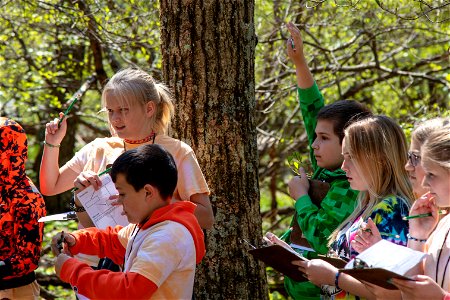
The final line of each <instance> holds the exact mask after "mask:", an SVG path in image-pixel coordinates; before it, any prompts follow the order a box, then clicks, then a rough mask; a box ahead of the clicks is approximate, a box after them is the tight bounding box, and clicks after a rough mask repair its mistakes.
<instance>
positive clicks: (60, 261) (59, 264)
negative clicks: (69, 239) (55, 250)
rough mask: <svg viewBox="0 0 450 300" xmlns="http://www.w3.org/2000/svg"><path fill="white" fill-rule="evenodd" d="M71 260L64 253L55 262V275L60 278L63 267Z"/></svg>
mask: <svg viewBox="0 0 450 300" xmlns="http://www.w3.org/2000/svg"><path fill="white" fill-rule="evenodd" d="M69 258H70V256H68V255H66V254H64V253H60V254H59V255H58V256H57V257H56V258H55V260H54V262H55V273H56V276H58V277H60V274H61V269H62V266H63V265H64V263H65V262H66V261H67V260H68V259H69Z"/></svg>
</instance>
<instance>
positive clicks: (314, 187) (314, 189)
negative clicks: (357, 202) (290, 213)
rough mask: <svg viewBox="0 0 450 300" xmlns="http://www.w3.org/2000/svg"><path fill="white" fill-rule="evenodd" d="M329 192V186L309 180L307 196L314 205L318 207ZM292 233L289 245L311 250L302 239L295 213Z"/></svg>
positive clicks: (325, 183)
mask: <svg viewBox="0 0 450 300" xmlns="http://www.w3.org/2000/svg"><path fill="white" fill-rule="evenodd" d="M329 190H330V184H329V183H327V182H323V181H320V180H316V179H310V180H309V190H308V195H309V197H310V198H311V201H312V203H313V204H314V205H316V206H318V207H320V203H321V202H322V200H323V198H325V196H326V195H327V193H328V191H329ZM292 223H293V224H292V231H291V234H290V237H289V240H290V242H291V243H293V244H296V245H300V246H303V247H308V248H312V247H311V245H310V244H309V243H308V240H307V239H305V238H304V237H303V233H302V230H301V229H300V226H299V225H298V223H297V213H295V214H294V222H292Z"/></svg>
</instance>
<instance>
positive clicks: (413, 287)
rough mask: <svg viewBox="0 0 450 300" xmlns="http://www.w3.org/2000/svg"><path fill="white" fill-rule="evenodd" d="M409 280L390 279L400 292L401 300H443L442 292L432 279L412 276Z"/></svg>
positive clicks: (443, 293) (443, 292) (443, 294)
mask: <svg viewBox="0 0 450 300" xmlns="http://www.w3.org/2000/svg"><path fill="white" fill-rule="evenodd" d="M412 279H413V280H414V281H410V280H401V279H392V284H394V285H395V286H396V287H398V288H399V290H400V291H401V292H402V299H408V300H422V299H444V296H445V293H446V291H444V290H443V289H442V288H441V287H440V286H439V285H438V284H437V283H436V282H435V281H434V280H433V279H431V278H430V277H428V276H425V275H416V276H413V277H412Z"/></svg>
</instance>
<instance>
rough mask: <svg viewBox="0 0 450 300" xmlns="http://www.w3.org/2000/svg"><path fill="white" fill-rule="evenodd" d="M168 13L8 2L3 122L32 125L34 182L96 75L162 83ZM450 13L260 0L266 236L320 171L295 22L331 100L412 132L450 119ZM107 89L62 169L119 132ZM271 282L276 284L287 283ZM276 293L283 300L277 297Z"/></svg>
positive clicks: (77, 122)
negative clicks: (309, 129)
mask: <svg viewBox="0 0 450 300" xmlns="http://www.w3.org/2000/svg"><path fill="white" fill-rule="evenodd" d="M425 4H426V5H425ZM158 5H159V4H158V2H157V1H153V2H149V1H142V0H135V1H101V0H100V1H93V0H87V1H67V0H63V1H59V0H58V1H57V0H49V1H28V0H24V1H6V2H4V3H2V5H1V8H2V9H1V12H0V78H2V80H1V82H0V115H2V116H5V115H6V116H9V117H11V118H13V119H16V120H17V121H19V122H20V123H21V124H22V125H23V126H24V127H25V128H26V131H27V135H28V139H29V145H30V147H29V161H28V164H27V167H28V174H29V175H30V176H31V177H32V178H33V180H34V181H35V182H37V174H38V169H39V157H40V154H41V153H42V144H41V141H42V140H43V138H44V128H45V123H46V122H48V121H49V120H51V119H53V118H55V117H56V116H57V115H58V112H60V111H63V110H64V109H65V108H66V107H67V101H68V99H70V97H71V96H72V94H73V93H74V92H75V91H76V90H78V88H79V87H80V86H81V84H82V83H83V82H84V81H85V80H86V79H87V78H88V76H90V75H91V74H92V73H93V72H94V71H96V72H98V75H102V74H101V71H103V72H104V74H103V76H104V78H103V80H104V79H106V78H107V77H109V76H111V75H112V74H113V73H114V72H115V71H116V70H117V69H118V68H121V67H124V66H128V65H133V64H134V65H138V66H140V67H143V68H145V69H147V70H149V71H150V72H151V73H152V74H153V75H154V76H155V78H157V79H161V78H162V76H161V73H160V70H159V69H160V67H161V63H162V61H161V60H162V58H161V54H160V48H159V47H160V42H159V39H160V34H159V30H160V28H159V26H160V23H159V17H160V16H159V6H158ZM439 5H441V6H442V7H439ZM200 12H201V10H199V13H200ZM448 14H449V13H448V5H447V6H445V1H427V2H425V1H408V0H396V1H387V0H377V1H353V0H339V1H334V0H325V1H263V0H257V1H255V16H254V25H255V29H256V34H257V36H258V44H257V46H256V57H255V82H256V100H257V107H256V111H255V116H256V125H257V126H258V149H259V156H260V167H259V175H260V177H259V178H260V180H259V184H260V189H261V211H263V212H265V216H267V217H266V218H264V220H263V229H264V230H265V231H267V230H271V231H273V232H275V233H276V234H281V233H282V232H284V231H285V230H286V228H287V227H288V226H289V221H290V216H289V214H287V215H282V216H280V215H278V214H277V212H278V211H281V210H283V209H284V208H290V207H292V204H293V201H292V200H291V199H290V197H289V196H288V194H287V186H286V183H287V182H288V180H289V179H290V177H291V176H293V175H294V174H295V173H293V172H292V171H293V170H292V169H294V170H297V169H298V166H300V165H303V166H306V167H307V170H308V172H310V167H309V165H308V164H309V159H308V155H309V149H308V145H307V140H306V135H305V132H304V129H303V124H302V120H301V117H300V112H299V105H298V100H297V93H296V79H295V70H294V68H293V65H292V63H291V62H289V61H288V59H287V55H286V49H285V48H286V46H285V42H286V39H287V38H288V37H289V34H288V31H287V30H286V27H285V25H284V24H285V22H286V21H293V22H294V23H295V24H297V26H299V27H300V29H301V31H302V35H303V40H304V52H305V55H306V58H307V60H308V63H309V66H310V68H311V70H312V72H313V75H314V77H315V79H316V82H317V83H318V85H319V87H320V89H321V91H322V92H323V94H324V96H325V99H326V102H327V103H332V102H334V101H336V100H338V99H344V98H346V99H356V100H359V101H361V102H364V103H366V104H367V105H368V106H369V107H371V108H372V110H373V111H374V112H376V113H382V114H386V115H389V116H392V117H393V118H395V119H396V120H397V121H398V122H399V123H400V124H401V125H402V127H403V128H404V130H405V133H406V134H407V136H409V134H410V132H411V129H412V127H413V125H414V124H415V123H418V122H421V121H422V120H424V119H426V118H430V117H433V116H438V115H441V116H442V115H446V116H449V110H448V103H450V96H449V95H450V93H449V90H450V83H449V82H450V64H449V57H448V45H449V42H450V37H449V35H448V23H449V22H448V20H449V15H448ZM210 26H214V24H210ZM200 38H201V37H200ZM102 84H104V81H100V82H97V85H96V86H92V87H91V89H90V90H89V91H88V92H87V93H86V95H85V96H84V97H83V98H82V101H81V103H79V105H77V106H76V107H75V109H74V110H73V112H72V113H71V118H70V119H69V120H70V121H71V122H72V123H71V126H70V128H69V129H70V130H71V131H70V132H69V133H68V136H67V137H66V140H68V139H69V140H70V144H69V145H68V147H66V148H64V149H63V150H66V151H67V153H65V156H64V157H61V159H60V163H63V162H64V161H65V160H67V159H69V158H70V157H72V156H73V154H74V151H76V150H77V149H79V148H80V147H81V146H82V145H84V144H86V143H87V142H89V141H90V140H92V139H93V138H94V137H97V136H104V135H108V134H109V133H108V128H107V124H106V122H105V117H104V116H103V115H98V114H97V113H98V111H99V110H100V109H101V105H100V91H101V87H102ZM68 143H69V142H68ZM51 204H52V203H50V202H49V203H48V205H49V206H50V205H51ZM272 208H276V211H275V212H274V213H270V210H271V209H272ZM48 226H49V225H47V226H46V232H47V233H49V234H53V232H55V231H57V230H61V228H60V226H64V225H63V224H57V223H55V224H54V225H51V226H55V228H49V227H48ZM70 226H72V225H70ZM71 229H73V228H71ZM47 244H48V240H46V242H45V245H47ZM48 270H50V269H46V270H45V272H47V271H48ZM48 272H50V271H48ZM268 274H269V277H270V280H269V282H271V283H273V285H275V284H277V283H279V281H280V280H281V279H280V278H279V277H277V276H276V275H274V274H273V273H271V272H270V271H269V272H268ZM272 279H273V280H272ZM55 293H56V290H55ZM58 293H59V291H58ZM69 293H70V291H69ZM62 297H64V296H62ZM270 297H271V299H280V298H278V297H279V295H278V294H276V293H273V294H271V295H270ZM280 297H281V296H280Z"/></svg>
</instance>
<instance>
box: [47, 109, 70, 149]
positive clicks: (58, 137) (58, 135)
mask: <svg viewBox="0 0 450 300" xmlns="http://www.w3.org/2000/svg"><path fill="white" fill-rule="evenodd" d="M63 116H64V113H62V112H61V113H59V118H55V119H54V120H53V121H50V122H48V123H47V124H45V141H46V142H47V143H49V144H52V145H55V146H56V145H60V144H61V142H62V140H63V138H64V136H65V135H66V131H67V117H64V119H63V120H62V122H61V124H60V126H58V123H59V120H60V119H61V118H62V117H63Z"/></svg>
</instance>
